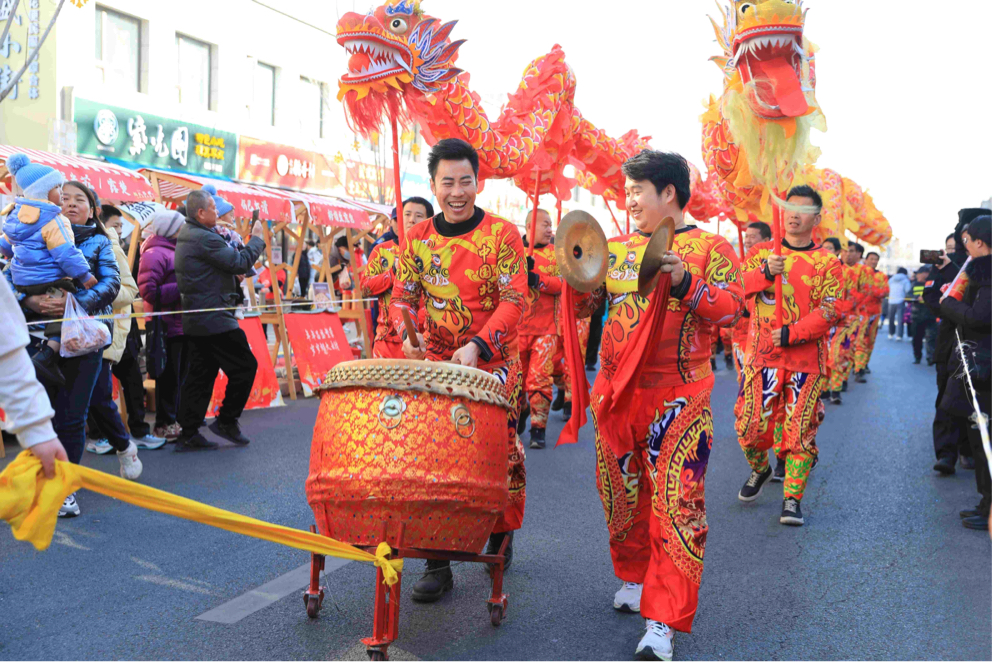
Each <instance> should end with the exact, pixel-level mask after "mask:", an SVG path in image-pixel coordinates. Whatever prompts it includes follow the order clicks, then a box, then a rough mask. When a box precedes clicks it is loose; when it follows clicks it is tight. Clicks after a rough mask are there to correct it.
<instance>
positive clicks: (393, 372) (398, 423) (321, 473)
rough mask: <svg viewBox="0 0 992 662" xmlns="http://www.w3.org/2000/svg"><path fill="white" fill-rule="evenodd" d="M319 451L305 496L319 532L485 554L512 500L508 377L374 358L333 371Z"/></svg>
mask: <svg viewBox="0 0 992 662" xmlns="http://www.w3.org/2000/svg"><path fill="white" fill-rule="evenodd" d="M319 392H320V398H321V401H320V411H319V412H318V414H317V425H316V427H315V428H314V432H313V443H312V445H311V447H310V476H309V477H308V478H307V482H306V491H307V501H308V502H309V503H310V507H311V508H313V513H314V516H315V517H316V519H317V528H318V530H319V531H320V533H321V534H323V535H326V536H329V537H331V538H334V539H336V540H340V541H342V542H347V543H350V544H353V545H374V544H377V543H379V542H381V538H382V531H383V526H382V525H383V522H387V523H389V524H390V525H389V529H390V530H391V531H393V530H395V526H394V525H393V524H392V523H394V522H403V523H405V525H406V526H405V529H404V534H403V546H404V547H417V548H421V549H434V550H448V551H460V552H471V553H478V552H480V551H481V550H482V547H483V545H485V543H486V540H487V538H488V536H489V534H490V532H491V531H492V528H493V525H494V524H495V522H496V518H497V517H498V516H499V515H500V513H502V512H503V510H504V509H505V507H506V502H507V498H508V495H507V479H506V475H507V437H506V416H507V408H508V406H509V403H508V402H507V400H506V394H505V389H504V388H503V385H502V384H501V383H500V381H499V380H498V379H496V378H495V377H493V376H492V375H490V374H489V373H487V372H484V371H482V370H477V369H475V368H467V367H464V366H457V365H451V364H447V363H429V362H426V361H408V360H403V359H372V360H368V361H349V362H347V363H341V364H339V365H337V366H336V367H335V368H334V369H332V370H331V371H330V372H328V374H327V377H326V379H325V380H324V382H323V384H322V386H321V388H320V389H319Z"/></svg>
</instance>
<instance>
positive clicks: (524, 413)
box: [517, 404, 530, 434]
mask: <svg viewBox="0 0 992 662" xmlns="http://www.w3.org/2000/svg"><path fill="white" fill-rule="evenodd" d="M529 417H530V405H529V404H527V405H525V406H524V407H523V408H522V409H521V410H520V416H519V417H518V418H517V434H523V433H524V430H526V429H527V419H528V418H529Z"/></svg>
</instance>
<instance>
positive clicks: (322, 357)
mask: <svg viewBox="0 0 992 662" xmlns="http://www.w3.org/2000/svg"><path fill="white" fill-rule="evenodd" d="M285 317H286V332H287V333H288V334H289V342H290V345H291V346H292V348H293V358H294V359H295V360H296V368H297V370H298V371H299V374H300V383H301V384H302V385H303V394H304V395H305V396H308V397H309V396H311V395H313V393H314V390H315V389H316V388H317V387H319V386H320V384H321V382H322V380H323V378H324V375H326V374H327V371H328V370H330V369H331V368H333V367H334V366H336V365H337V364H338V363H341V362H342V361H350V360H352V358H354V357H353V355H352V353H351V347H350V346H349V345H348V337H347V336H346V335H345V333H344V327H343V326H341V320H340V319H339V318H338V316H337V315H335V314H334V313H319V314H308V313H290V314H288V315H286V316H285Z"/></svg>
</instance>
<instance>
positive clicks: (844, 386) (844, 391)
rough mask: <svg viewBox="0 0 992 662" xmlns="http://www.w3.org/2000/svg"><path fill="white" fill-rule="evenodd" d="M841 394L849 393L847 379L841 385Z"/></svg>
mask: <svg viewBox="0 0 992 662" xmlns="http://www.w3.org/2000/svg"><path fill="white" fill-rule="evenodd" d="M840 392H841V393H847V380H846V379H845V380H844V383H843V384H841V385H840Z"/></svg>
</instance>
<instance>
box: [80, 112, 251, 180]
mask: <svg viewBox="0 0 992 662" xmlns="http://www.w3.org/2000/svg"><path fill="white" fill-rule="evenodd" d="M75 119H76V141H77V150H78V152H79V153H80V154H89V155H91V156H103V157H106V158H109V159H116V160H119V161H128V162H130V163H134V164H138V165H146V166H150V167H152V168H164V169H167V170H179V171H184V172H189V173H192V174H197V175H212V176H214V177H216V176H218V175H220V176H224V177H228V178H234V176H235V173H236V170H237V168H236V167H235V165H236V163H235V162H236V161H237V159H238V137H237V135H235V134H233V133H229V132H227V131H218V130H216V129H210V128H207V127H205V126H200V125H199V124H190V123H189V122H179V121H177V120H172V119H168V118H165V117H159V116H158V115H151V114H149V113H139V112H136V111H133V110H127V109H125V108H118V107H116V106H108V105H105V104H102V103H96V102H93V101H87V100H86V99H76V113H75Z"/></svg>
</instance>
